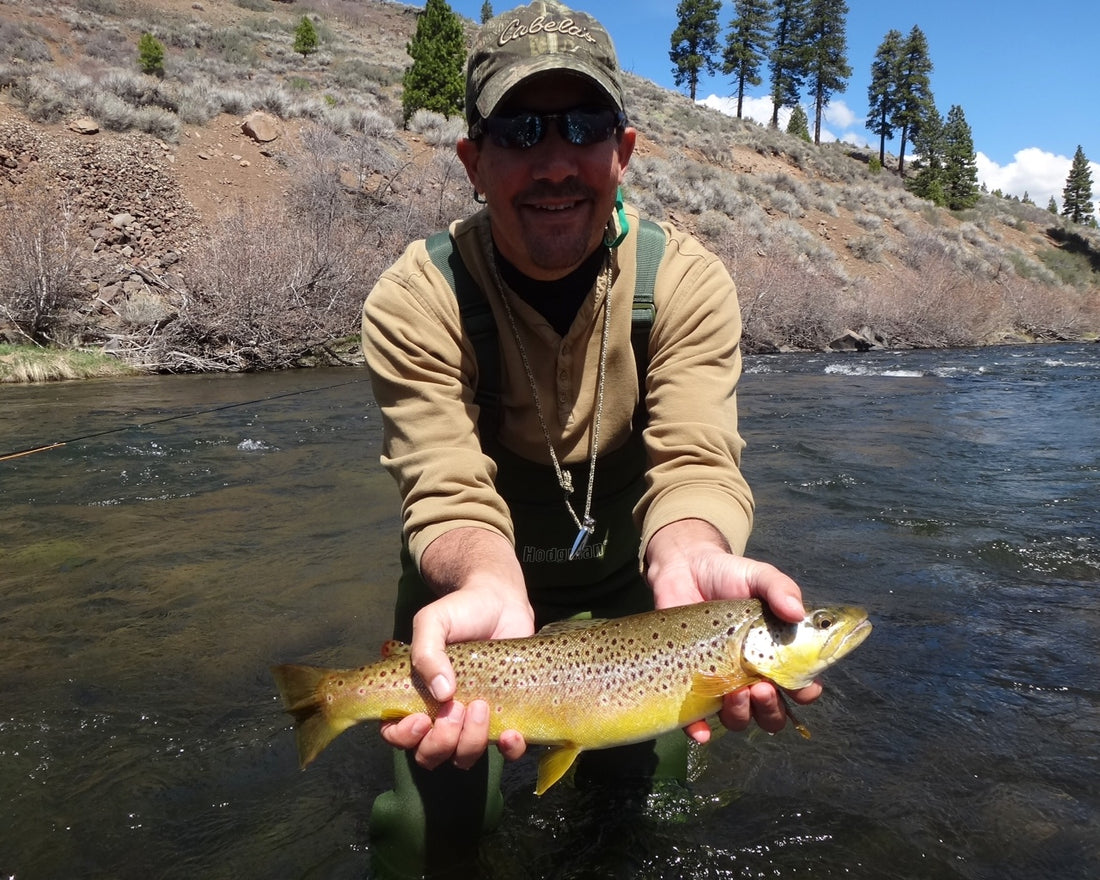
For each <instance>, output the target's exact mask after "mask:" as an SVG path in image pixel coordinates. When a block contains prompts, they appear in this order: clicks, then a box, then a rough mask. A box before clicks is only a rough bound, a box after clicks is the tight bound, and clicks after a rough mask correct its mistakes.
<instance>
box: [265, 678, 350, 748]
mask: <svg viewBox="0 0 1100 880" xmlns="http://www.w3.org/2000/svg"><path fill="white" fill-rule="evenodd" d="M328 672H329V670H327V669H319V668H317V667H316V666H291V665H285V666H272V667H271V674H272V675H274V676H275V685H276V686H277V687H278V688H279V694H280V696H281V697H282V698H283V706H284V707H285V708H286V711H287V712H289V713H290V714H291V715H293V716H294V729H295V732H296V739H297V742H298V763H299V765H300V766H301V767H302V768H303V769H305V767H306V765H307V764H309V763H310V762H311V761H312V760H313V759H314V758H316V757H317V756H318V755H319V754H320V753H321V751H322V750H323V749H324V748H325V746H327V745H328V744H329V743H330V742H332V741H333V740H334V739H335V738H336V737H337V736H338V735H339V734H340V733H342V732H343V731H345V730H347V728H349V727H350V726H351V725H352V724H354V723H355V722H354V721H350V720H348V719H342V718H330V717H329V716H327V715H326V714H325V703H324V701H323V700H322V699H321V693H320V685H321V682H322V681H323V680H324V678H325V676H326V675H327V674H328Z"/></svg>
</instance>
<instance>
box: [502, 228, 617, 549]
mask: <svg viewBox="0 0 1100 880" xmlns="http://www.w3.org/2000/svg"><path fill="white" fill-rule="evenodd" d="M489 253H490V262H491V263H492V266H493V275H494V276H495V281H496V283H497V290H499V291H500V301H501V302H502V303H503V305H504V314H505V315H507V316H508V324H509V326H511V328H512V338H513V339H515V341H516V347H517V348H518V349H519V356H520V359H521V360H522V361H523V369H524V372H526V373H527V384H528V386H529V387H530V389H531V397H532V398H533V399H534V401H535V413H536V415H538V417H539V426H540V427H541V428H542V436H543V438H544V439H545V440H546V448H547V449H548V450H549V452H550V461H551V463H552V464H553V465H554V473H555V474H556V475H557V478H558V485H559V486H561V490H562V492H563V493H564V495H565V507H566V509H567V510H568V511H569V515H570V516H571V517H572V518H573V522H574V523H576V525H577V537H576V539H575V540H574V541H573V547H572V549H570V551H569V558H570V559H571V560H572V559H576V558H577V557H578V556H579V555H580V554H581V553H582V552H583V551H584V548H585V547H586V546H588V539H589V538H591V537H592V535H593V534H594V533H595V531H596V521H595V520H594V519H593V518H592V491H593V488H594V487H595V485H596V455H597V453H598V451H599V448H600V417H601V416H602V415H603V389H604V377H605V375H606V366H607V343H608V340H609V339H610V336H611V276H612V265H611V259H610V257H609V258H608V260H607V270H606V272H605V273H604V307H603V336H602V338H601V340H600V366H599V372H597V374H596V413H595V417H594V418H593V422H592V449H591V454H590V456H589V462H588V491H587V493H586V494H585V499H584V516H583V518H582V517H580V516H577V511H576V510H574V508H573V502H572V501H571V500H570V496H571V495H572V494H573V477H572V475H571V474H570V473H569V471H567V470H563V469H562V466H561V464H560V463H559V462H558V455H557V453H556V452H555V451H554V443H553V441H552V440H551V439H550V430H549V429H548V428H547V427H546V418H545V417H544V416H543V414H542V404H541V402H540V401H539V392H538V388H536V387H535V373H534V371H533V370H532V369H531V362H530V361H529V360H528V358H527V349H526V348H525V347H524V345H523V339H522V338H521V337H520V335H519V327H518V325H517V324H516V319H515V316H514V315H513V314H512V306H511V303H509V302H508V289H507V288H506V287H505V286H504V281H503V279H502V278H501V276H500V270H499V269H498V268H497V263H496V258H495V256H493V255H492V253H493V252H492V246H491V245H490V247H489Z"/></svg>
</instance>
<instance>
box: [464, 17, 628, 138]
mask: <svg viewBox="0 0 1100 880" xmlns="http://www.w3.org/2000/svg"><path fill="white" fill-rule="evenodd" d="M552 71H567V72H570V73H575V74H579V75H580V76H583V77H586V78H587V79H589V80H591V81H592V82H593V83H595V84H596V85H597V86H599V88H600V89H601V90H602V91H603V92H604V93H606V95H607V97H608V99H609V100H610V101H611V103H612V104H613V105H614V106H615V107H616V108H617V109H619V110H622V109H623V85H622V82H621V81H620V79H619V62H618V59H617V58H616V56H615V46H614V45H613V44H612V42H611V37H610V36H608V33H607V31H606V30H605V29H604V27H603V25H601V24H600V23H599V22H598V21H596V19H594V18H593V17H592V16H590V15H588V14H586V13H584V12H574V11H573V10H571V9H568V8H566V7H565V6H563V5H562V4H560V3H555V2H553V0H535V2H534V3H531V4H529V5H527V6H520V7H517V8H516V9H513V10H512V11H510V12H505V13H503V14H501V15H498V16H497V17H496V18H494V19H492V20H491V21H489V22H486V23H485V24H484V25H483V26H482V28H481V30H480V31H478V34H477V36H476V37H475V38H474V45H473V47H472V48H471V49H470V58H469V60H468V62H467V64H466V122H467V123H468V124H470V125H473V124H474V123H475V122H476V121H477V120H478V119H484V118H486V117H488V116H491V115H492V113H493V111H494V110H496V108H497V106H498V105H499V104H500V102H501V101H502V100H503V99H504V97H505V96H506V95H507V94H508V93H509V92H510V91H511V90H512V89H514V88H515V87H516V86H518V85H519V84H520V83H521V82H523V81H525V80H527V79H528V78H530V77H532V76H535V75H537V74H540V73H548V72H552Z"/></svg>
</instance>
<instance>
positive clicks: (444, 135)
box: [409, 110, 466, 147]
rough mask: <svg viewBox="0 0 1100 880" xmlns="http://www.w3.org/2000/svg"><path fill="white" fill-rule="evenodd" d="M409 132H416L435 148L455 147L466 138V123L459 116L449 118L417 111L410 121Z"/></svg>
mask: <svg viewBox="0 0 1100 880" xmlns="http://www.w3.org/2000/svg"><path fill="white" fill-rule="evenodd" d="M409 131H413V132H416V133H417V134H419V135H420V136H421V137H422V138H424V142H425V143H428V144H431V145H432V146H433V147H440V146H447V147H453V146H454V145H455V142H456V141H457V140H458V139H459V138H460V137H465V136H466V122H465V121H464V120H463V119H461V118H460V117H457V116H452V117H451V118H449V119H448V118H447V117H446V116H443V115H442V114H440V113H433V112H432V111H431V110H417V111H416V112H415V113H413V115H412V117H411V118H410V119H409Z"/></svg>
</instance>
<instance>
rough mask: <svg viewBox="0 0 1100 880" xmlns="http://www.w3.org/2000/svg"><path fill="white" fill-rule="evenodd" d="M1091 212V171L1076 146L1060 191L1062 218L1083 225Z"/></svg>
mask: <svg viewBox="0 0 1100 880" xmlns="http://www.w3.org/2000/svg"><path fill="white" fill-rule="evenodd" d="M1092 212H1093V204H1092V171H1091V170H1089V160H1088V159H1086V158H1085V151H1084V150H1082V149H1081V145H1080V144H1078V145H1077V152H1076V153H1074V154H1073V164H1072V165H1071V166H1070V169H1069V176H1068V177H1066V185H1065V188H1064V189H1063V190H1062V216H1063V217H1067V218H1069V219H1070V220H1072V221H1073V222H1074V223H1085V222H1087V221H1088V220H1089V219H1090V218H1092Z"/></svg>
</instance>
